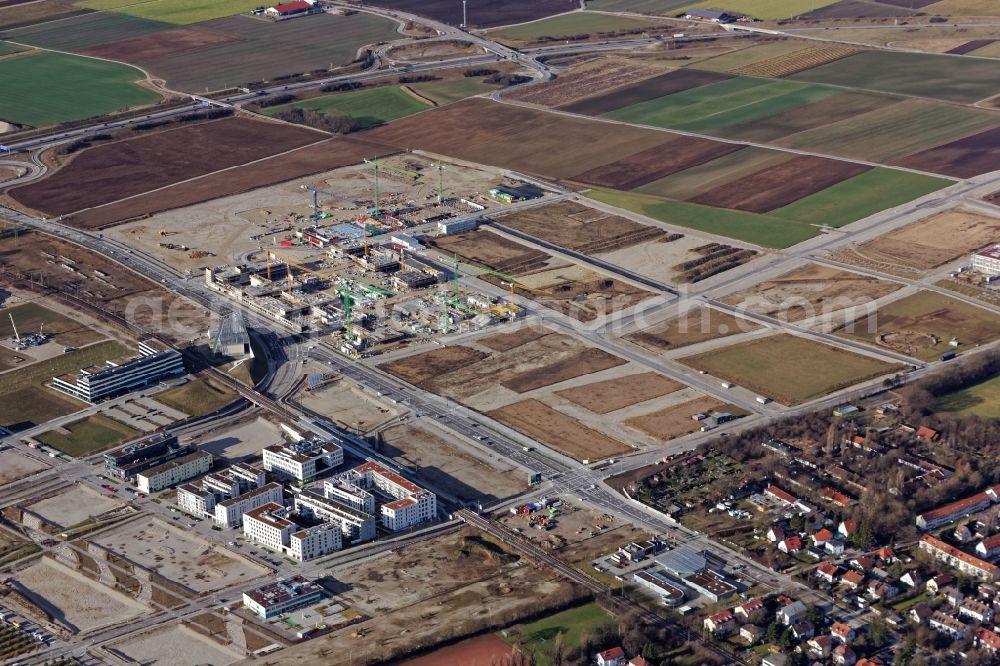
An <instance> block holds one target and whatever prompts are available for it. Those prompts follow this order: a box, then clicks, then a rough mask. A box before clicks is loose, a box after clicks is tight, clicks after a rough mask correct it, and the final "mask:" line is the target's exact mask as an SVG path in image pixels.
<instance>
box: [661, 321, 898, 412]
mask: <svg viewBox="0 0 1000 666" xmlns="http://www.w3.org/2000/svg"><path fill="white" fill-rule="evenodd" d="M681 361H682V362H683V363H684V364H686V365H689V366H691V367H692V368H694V369H696V370H703V371H705V372H707V373H709V374H711V375H712V376H714V377H719V378H720V379H725V380H726V381H729V382H732V383H734V384H736V385H737V386H742V387H745V388H747V389H749V390H751V391H753V392H755V393H759V394H760V395H763V396H766V397H768V398H771V399H772V400H774V401H776V402H779V403H781V404H783V405H798V404H801V403H803V402H807V401H809V400H812V399H814V398H819V397H821V396H824V395H827V394H829V393H832V392H834V391H837V390H839V389H842V388H847V387H848V386H853V385H854V384H858V383H860V382H863V381H866V380H869V379H874V378H876V377H880V376H882V375H885V374H889V373H892V372H896V371H898V370H901V369H903V367H904V366H902V365H899V364H892V363H886V362H885V361H880V360H878V359H875V358H872V357H870V356H862V355H861V354H855V353H853V352H849V351H845V350H843V349H839V348H837V347H832V346H829V345H825V344H822V343H820V342H815V341H813V340H807V339H805V338H800V337H796V336H793V335H789V334H786V333H781V334H778V335H773V336H769V337H766V338H761V339H758V340H751V341H749V342H743V343H739V344H735V345H731V346H729V347H723V348H721V349H715V350H712V351H708V352H705V353H702V354H698V355H696V356H689V357H687V358H684V359H681Z"/></svg>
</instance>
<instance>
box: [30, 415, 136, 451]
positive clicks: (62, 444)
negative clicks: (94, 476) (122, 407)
mask: <svg viewBox="0 0 1000 666" xmlns="http://www.w3.org/2000/svg"><path fill="white" fill-rule="evenodd" d="M63 428H64V429H65V430H68V431H69V433H68V434H65V433H62V432H59V431H58V430H49V431H48V432H43V433H42V434H41V435H38V437H37V438H36V439H38V441H40V442H41V443H42V444H45V445H46V446H51V447H52V448H54V449H58V450H59V451H62V452H63V453H65V454H66V455H68V456H72V457H74V458H80V457H83V456H88V455H90V454H92V453H97V452H98V451H103V450H104V449H109V448H111V447H113V446H117V445H118V444H121V443H123V442H127V441H129V440H130V439H135V438H136V437H138V436H139V435H141V434H142V433H141V432H139V431H138V430H135V429H133V428H129V427H128V426H126V425H124V424H122V423H119V422H118V421H114V420H112V419H109V418H107V417H106V416H102V415H101V414H94V415H93V416H88V417H87V418H85V419H80V420H79V421H74V422H73V423H70V424H67V425H65V426H63Z"/></svg>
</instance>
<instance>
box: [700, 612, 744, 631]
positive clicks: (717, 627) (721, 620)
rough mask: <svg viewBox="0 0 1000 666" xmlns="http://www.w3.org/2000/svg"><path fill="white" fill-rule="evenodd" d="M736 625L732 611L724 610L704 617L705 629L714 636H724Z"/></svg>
mask: <svg viewBox="0 0 1000 666" xmlns="http://www.w3.org/2000/svg"><path fill="white" fill-rule="evenodd" d="M735 625H736V617H735V616H734V615H733V612H732V611H729V610H724V611H721V612H718V613H716V614H715V615H710V616H709V617H706V618H705V622H704V626H705V629H707V630H708V631H710V632H711V633H712V634H714V635H716V636H726V635H728V634H729V633H730V632H732V630H733V628H734V627H735Z"/></svg>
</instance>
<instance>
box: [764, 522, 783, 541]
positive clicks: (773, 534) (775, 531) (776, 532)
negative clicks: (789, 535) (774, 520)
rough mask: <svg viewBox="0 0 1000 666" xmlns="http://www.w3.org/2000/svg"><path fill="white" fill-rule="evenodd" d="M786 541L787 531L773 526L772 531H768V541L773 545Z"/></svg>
mask: <svg viewBox="0 0 1000 666" xmlns="http://www.w3.org/2000/svg"><path fill="white" fill-rule="evenodd" d="M784 539H785V530H783V529H781V528H780V527H778V526H777V525H771V529H769V530H768V531H767V540H768V541H770V542H771V543H777V542H778V541H783V540H784Z"/></svg>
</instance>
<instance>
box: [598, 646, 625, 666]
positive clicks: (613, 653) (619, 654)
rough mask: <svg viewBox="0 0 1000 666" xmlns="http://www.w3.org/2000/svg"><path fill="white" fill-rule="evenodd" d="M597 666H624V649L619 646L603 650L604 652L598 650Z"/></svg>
mask: <svg viewBox="0 0 1000 666" xmlns="http://www.w3.org/2000/svg"><path fill="white" fill-rule="evenodd" d="M596 661H597V666H624V664H625V651H624V650H622V649H621V647H617V646H616V647H613V648H611V649H610V650H605V651H604V652H598V653H597V657H596Z"/></svg>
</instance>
